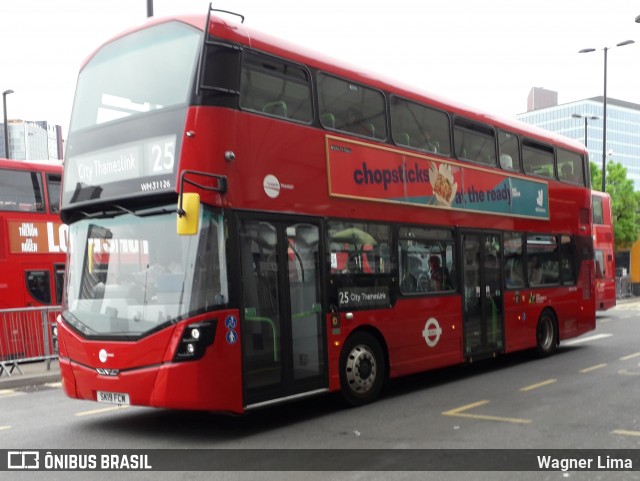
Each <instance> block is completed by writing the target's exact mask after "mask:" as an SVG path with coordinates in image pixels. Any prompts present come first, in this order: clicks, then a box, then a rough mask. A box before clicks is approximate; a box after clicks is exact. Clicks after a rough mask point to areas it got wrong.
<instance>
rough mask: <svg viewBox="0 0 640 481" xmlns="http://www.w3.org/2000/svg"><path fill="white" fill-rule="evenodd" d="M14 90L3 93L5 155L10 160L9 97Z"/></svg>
mask: <svg viewBox="0 0 640 481" xmlns="http://www.w3.org/2000/svg"><path fill="white" fill-rule="evenodd" d="M12 93H13V90H5V91H4V92H2V111H3V113H4V124H3V126H4V155H5V157H6V158H7V159H8V158H9V125H7V95H9V94H12Z"/></svg>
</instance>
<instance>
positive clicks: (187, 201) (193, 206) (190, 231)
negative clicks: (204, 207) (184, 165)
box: [177, 170, 227, 235]
mask: <svg viewBox="0 0 640 481" xmlns="http://www.w3.org/2000/svg"><path fill="white" fill-rule="evenodd" d="M187 175H191V176H201V177H205V178H207V179H212V180H214V181H215V182H214V185H206V184H201V183H199V182H196V181H195V180H193V179H188V178H187ZM185 184H190V185H193V186H195V187H198V188H200V189H203V190H208V191H214V192H221V193H225V192H227V178H226V177H225V176H224V175H218V174H210V173H208V172H199V171H196V170H183V171H182V174H180V189H179V191H178V209H177V213H178V219H177V232H178V235H195V234H197V233H198V227H199V225H198V224H199V220H200V194H198V193H196V192H185V191H184V185H185Z"/></svg>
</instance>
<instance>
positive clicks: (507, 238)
mask: <svg viewBox="0 0 640 481" xmlns="http://www.w3.org/2000/svg"><path fill="white" fill-rule="evenodd" d="M504 278H505V284H506V286H507V289H517V288H521V287H524V263H523V262H522V234H520V233H517V232H505V234H504Z"/></svg>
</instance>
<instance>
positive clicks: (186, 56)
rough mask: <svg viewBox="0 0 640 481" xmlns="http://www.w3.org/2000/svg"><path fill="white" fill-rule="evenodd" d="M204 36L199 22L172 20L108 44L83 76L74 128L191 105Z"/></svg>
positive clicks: (75, 103) (79, 81)
mask: <svg viewBox="0 0 640 481" xmlns="http://www.w3.org/2000/svg"><path fill="white" fill-rule="evenodd" d="M201 36H202V32H200V31H198V30H197V29H195V28H193V27H190V26H188V25H185V24H183V23H179V22H168V23H162V24H159V25H156V26H153V27H150V28H148V29H145V30H140V31H137V32H134V33H132V34H130V35H127V36H125V37H122V38H119V39H117V40H114V41H113V42H111V43H109V44H107V45H105V46H104V47H102V48H101V49H100V50H99V51H98V52H97V53H96V54H95V55H94V56H93V58H91V60H89V62H88V63H87V65H85V67H84V68H83V69H82V71H81V72H80V75H79V77H78V85H77V89H76V97H75V102H74V106H73V113H72V115H71V126H70V132H74V131H77V130H81V129H84V128H87V127H92V126H95V125H98V124H103V123H107V122H111V121H114V120H117V119H121V118H125V117H129V116H134V115H140V114H145V113H148V112H152V111H154V110H159V109H164V108H168V107H173V106H177V105H186V104H187V103H188V101H189V97H190V94H191V91H192V86H193V77H194V73H195V70H196V64H197V60H198V52H199V50H200V43H201Z"/></svg>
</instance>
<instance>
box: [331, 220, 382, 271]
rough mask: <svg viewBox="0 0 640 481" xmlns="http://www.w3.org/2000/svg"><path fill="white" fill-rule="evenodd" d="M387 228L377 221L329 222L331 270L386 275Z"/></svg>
mask: <svg viewBox="0 0 640 481" xmlns="http://www.w3.org/2000/svg"><path fill="white" fill-rule="evenodd" d="M389 242H390V229H389V226H386V225H379V224H364V223H350V222H338V221H333V222H330V223H329V246H330V265H331V273H332V274H338V275H351V274H368V275H373V274H388V273H389V272H390V270H391V259H390V255H389V249H388V247H389Z"/></svg>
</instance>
